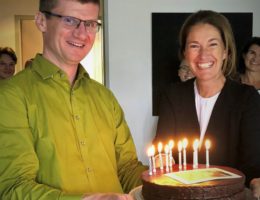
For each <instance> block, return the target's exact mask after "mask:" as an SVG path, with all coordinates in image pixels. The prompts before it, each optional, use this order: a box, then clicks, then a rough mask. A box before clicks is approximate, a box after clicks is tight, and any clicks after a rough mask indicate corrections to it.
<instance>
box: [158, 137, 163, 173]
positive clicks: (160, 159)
mask: <svg viewBox="0 0 260 200" xmlns="http://www.w3.org/2000/svg"><path fill="white" fill-rule="evenodd" d="M162 146H163V145H162V143H161V142H159V144H158V153H159V162H160V169H161V170H163V160H162V154H161V152H162V148H163V147H162Z"/></svg>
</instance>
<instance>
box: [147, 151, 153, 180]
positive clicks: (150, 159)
mask: <svg viewBox="0 0 260 200" xmlns="http://www.w3.org/2000/svg"><path fill="white" fill-rule="evenodd" d="M147 155H148V158H149V175H150V176H151V175H153V169H152V147H149V148H148V150H147Z"/></svg>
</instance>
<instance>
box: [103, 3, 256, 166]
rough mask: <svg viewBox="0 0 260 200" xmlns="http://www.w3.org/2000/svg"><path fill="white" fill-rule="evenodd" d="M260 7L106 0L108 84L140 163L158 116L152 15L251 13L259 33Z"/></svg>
mask: <svg viewBox="0 0 260 200" xmlns="http://www.w3.org/2000/svg"><path fill="white" fill-rule="evenodd" d="M107 3H108V4H107ZM259 8H260V1H259V0H246V1H245V0H123V1H122V0H106V1H105V20H106V21H105V35H106V38H105V40H106V41H105V45H106V46H105V48H106V68H107V69H106V78H107V86H108V87H110V88H111V90H112V91H113V92H114V94H115V95H116V97H117V98H118V100H119V102H120V104H121V106H122V107H123V110H124V111H125V115H126V120H127V121H128V125H129V127H130V129H131V131H132V135H133V137H134V141H135V144H136V147H137V152H138V155H139V158H140V159H141V160H142V161H143V162H145V163H147V158H146V155H145V153H146V148H147V145H148V143H149V142H151V140H152V138H153V136H154V134H155V129H156V124H157V117H153V116H152V62H151V60H152V58H151V13H152V12H194V11H197V10H199V9H211V10H215V11H218V12H253V16H254V22H253V27H254V28H253V35H258V36H259V35H260V24H259V19H260V12H259ZM257 19H258V20H257ZM173 25H174V24H173ZM241 28H243V27H241Z"/></svg>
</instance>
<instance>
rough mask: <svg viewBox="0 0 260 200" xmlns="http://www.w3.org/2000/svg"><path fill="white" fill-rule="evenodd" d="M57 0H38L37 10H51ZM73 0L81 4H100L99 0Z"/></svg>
mask: <svg viewBox="0 0 260 200" xmlns="http://www.w3.org/2000/svg"><path fill="white" fill-rule="evenodd" d="M58 1H59V0H40V3H39V11H51V10H52V9H53V8H55V7H56V6H57V4H58ZM70 1H71V0H70ZM74 1H78V2H80V3H82V4H84V3H94V4H97V5H100V1H99V0H74Z"/></svg>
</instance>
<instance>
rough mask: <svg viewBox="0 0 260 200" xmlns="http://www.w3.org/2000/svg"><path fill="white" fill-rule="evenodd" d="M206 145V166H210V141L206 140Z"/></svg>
mask: <svg viewBox="0 0 260 200" xmlns="http://www.w3.org/2000/svg"><path fill="white" fill-rule="evenodd" d="M205 147H206V167H209V148H210V141H209V140H206V141H205Z"/></svg>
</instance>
